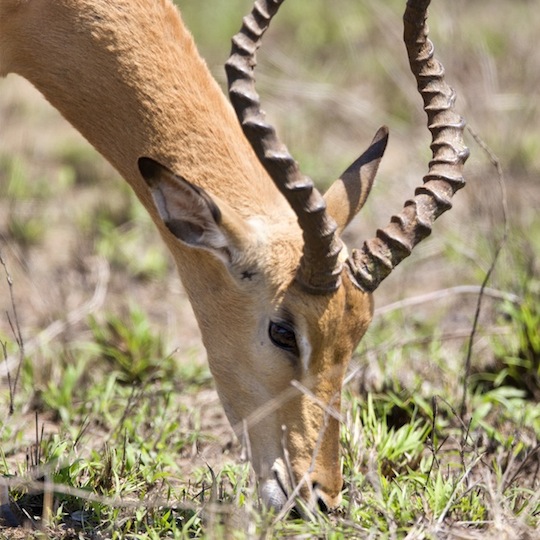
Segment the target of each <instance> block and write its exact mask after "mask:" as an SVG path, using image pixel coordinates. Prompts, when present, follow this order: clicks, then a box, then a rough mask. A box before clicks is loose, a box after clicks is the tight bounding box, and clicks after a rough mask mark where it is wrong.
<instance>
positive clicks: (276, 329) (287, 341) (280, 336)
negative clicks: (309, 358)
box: [268, 321, 298, 356]
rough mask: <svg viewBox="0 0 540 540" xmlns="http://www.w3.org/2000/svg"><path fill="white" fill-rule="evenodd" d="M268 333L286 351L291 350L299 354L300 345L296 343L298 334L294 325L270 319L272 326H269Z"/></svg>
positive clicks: (276, 344)
mask: <svg viewBox="0 0 540 540" xmlns="http://www.w3.org/2000/svg"><path fill="white" fill-rule="evenodd" d="M268 335H269V336H270V340H271V341H272V343H273V344H274V345H275V346H276V347H279V348H280V349H283V350H284V351H287V352H290V353H292V354H294V355H296V356H298V345H297V343H296V335H295V333H294V330H293V329H292V326H291V325H290V324H288V323H284V322H279V323H276V322H273V321H270V326H269V327H268Z"/></svg>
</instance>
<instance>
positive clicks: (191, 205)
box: [138, 157, 253, 264]
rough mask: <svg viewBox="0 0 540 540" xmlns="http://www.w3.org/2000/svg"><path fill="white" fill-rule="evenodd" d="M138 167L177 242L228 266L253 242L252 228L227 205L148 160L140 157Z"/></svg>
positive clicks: (160, 213)
mask: <svg viewBox="0 0 540 540" xmlns="http://www.w3.org/2000/svg"><path fill="white" fill-rule="evenodd" d="M138 165H139V171H140V172H141V175H142V177H143V178H144V180H145V182H146V184H147V185H148V187H149V188H150V192H151V194H152V198H153V200H154V203H155V205H156V208H157V210H158V213H159V216H160V217H161V219H162V221H163V223H164V225H165V226H166V227H167V229H169V231H170V232H171V233H172V234H173V236H175V237H176V238H177V239H178V240H180V241H181V242H183V243H184V244H187V245H189V246H192V247H196V248H201V249H206V250H208V251H211V252H213V253H214V254H215V255H217V256H218V257H219V258H220V259H222V260H223V261H224V262H225V263H227V264H230V263H233V262H235V260H237V259H238V258H240V257H241V255H242V253H243V252H244V251H245V249H246V248H247V246H248V245H249V244H251V243H252V242H253V232H252V227H251V225H250V224H249V223H247V222H246V221H245V220H243V219H242V218H241V217H239V216H238V215H237V214H236V212H235V211H234V210H233V209H232V208H230V207H229V206H228V205H227V204H226V203H224V202H223V201H220V200H219V199H218V198H217V197H211V196H210V195H208V193H206V191H204V189H202V188H201V187H199V186H196V185H194V184H192V183H191V182H188V181H187V180H186V179H185V178H182V177H181V176H179V175H177V174H175V173H173V172H172V171H171V170H169V169H168V168H167V167H165V166H163V165H161V164H160V163H158V162H157V161H155V160H153V159H151V158H147V157H141V158H140V159H139V161H138Z"/></svg>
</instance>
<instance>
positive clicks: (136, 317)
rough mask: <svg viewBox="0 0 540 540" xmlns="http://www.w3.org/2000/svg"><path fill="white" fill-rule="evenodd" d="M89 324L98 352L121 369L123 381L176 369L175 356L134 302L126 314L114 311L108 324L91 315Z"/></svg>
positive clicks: (135, 379) (147, 377)
mask: <svg viewBox="0 0 540 540" xmlns="http://www.w3.org/2000/svg"><path fill="white" fill-rule="evenodd" d="M89 325H90V329H91V330H92V335H93V338H94V342H95V344H96V346H97V353H98V355H99V356H101V357H102V358H103V359H104V360H106V361H107V362H108V363H109V364H110V365H111V367H112V369H113V370H114V371H117V372H118V380H119V381H122V382H125V383H133V382H142V381H149V380H151V379H158V378H166V377H167V375H169V376H170V375H171V374H172V372H174V369H175V364H174V361H173V359H172V358H171V357H170V356H167V355H166V354H165V352H164V347H163V342H162V341H161V338H160V337H159V335H157V334H156V333H155V332H154V331H153V330H152V329H151V327H150V324H149V322H148V319H147V317H146V314H145V313H144V312H143V311H142V310H141V309H140V308H138V307H136V306H134V305H132V306H131V307H130V310H129V312H128V314H127V316H126V317H119V316H117V315H112V314H111V315H108V316H107V318H106V320H105V322H104V323H100V322H98V320H97V319H96V318H95V317H91V318H90V320H89Z"/></svg>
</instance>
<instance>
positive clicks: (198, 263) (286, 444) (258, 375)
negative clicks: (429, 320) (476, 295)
mask: <svg viewBox="0 0 540 540" xmlns="http://www.w3.org/2000/svg"><path fill="white" fill-rule="evenodd" d="M282 1H283V0H266V1H265V0H258V1H257V2H256V6H255V8H254V11H253V12H252V14H251V16H249V17H247V18H246V19H245V21H244V26H243V28H242V31H241V32H240V34H238V35H237V36H236V37H235V39H234V42H233V51H232V55H231V58H230V60H229V61H228V63H227V73H228V76H229V86H230V95H231V99H232V102H233V105H234V108H235V109H236V112H237V115H238V117H239V119H240V124H241V127H240V125H239V123H238V122H237V120H236V118H235V115H234V111H233V109H232V108H231V107H230V105H229V104H228V103H227V102H226V100H225V98H224V97H223V94H222V93H221V91H220V89H219V87H218V86H217V85H216V83H215V82H214V81H213V79H212V78H211V76H210V74H209V72H208V70H207V68H206V66H205V65H204V63H203V61H202V60H201V59H200V57H199V55H198V54H197V52H196V50H195V48H194V45H193V41H192V39H191V36H190V35H189V33H188V32H187V31H186V29H185V28H184V26H183V24H182V21H181V20H180V17H179V15H178V13H177V11H176V9H175V8H174V7H173V5H172V3H171V2H170V1H169V0H117V1H115V2H110V1H109V0H41V1H39V2H36V1H29V2H21V1H20V0H0V75H5V74H7V73H9V72H15V73H18V74H20V75H22V76H24V77H26V78H27V79H28V80H30V81H31V82H32V83H33V84H34V85H35V86H36V87H37V88H38V89H39V90H41V92H42V93H43V94H44V95H45V97H46V98H47V99H48V100H49V101H50V102H51V103H52V104H53V105H54V106H56V107H57V108H58V109H59V110H60V111H61V112H62V114H63V115H64V116H65V117H66V118H67V119H68V120H69V121H70V122H71V123H72V124H73V125H74V126H75V127H77V128H78V129H79V131H81V133H82V134H83V135H84V136H85V137H86V138H87V139H88V140H89V141H90V142H91V143H92V144H93V145H94V146H95V147H96V148H97V149H98V150H99V151H100V152H101V153H102V154H103V155H104V156H105V157H106V158H107V159H108V160H109V161H110V162H111V163H112V164H113V165H114V166H115V167H116V168H117V169H118V171H119V172H120V173H121V174H122V176H123V177H124V178H125V179H126V180H127V182H128V183H129V184H130V185H131V186H132V188H133V189H134V191H135V193H136V194H137V196H138V197H139V199H140V200H141V202H142V203H143V204H144V205H145V207H146V208H147V210H148V212H149V213H150V215H151V216H152V218H153V220H154V222H155V223H156V225H157V227H158V229H159V231H160V233H161V234H162V236H163V238H164V240H165V242H166V244H167V246H168V248H169V250H170V252H171V253H172V256H173V257H174V260H175V262H176V264H177V266H178V270H179V273H180V276H181V278H182V282H183V283H184V286H185V288H186V291H187V293H188V295H189V297H190V300H191V302H192V305H193V309H194V312H195V315H196V317H197V320H198V322H199V326H200V329H201V333H202V337H203V341H204V345H205V347H206V349H207V352H208V360H209V363H210V368H211V370H212V373H213V375H214V377H215V380H216V387H217V390H218V393H219V396H220V399H221V401H222V403H223V406H224V408H225V411H226V413H227V416H228V418H229V420H230V422H231V424H232V425H233V427H234V428H235V429H236V431H237V433H238V435H239V436H240V437H245V439H246V440H247V442H248V444H249V446H248V448H249V452H250V457H251V461H252V463H253V467H254V469H255V471H256V472H257V474H258V476H259V478H260V480H261V494H262V497H263V500H264V501H265V502H266V503H267V504H269V505H271V506H274V507H276V508H281V507H283V506H284V505H285V504H286V502H287V500H288V499H289V497H291V496H293V497H294V496H295V495H300V496H301V497H302V498H303V499H304V500H305V501H306V502H307V503H308V505H310V506H314V505H316V504H317V503H318V504H319V505H320V506H321V507H323V508H331V507H334V506H336V505H337V504H338V503H339V500H340V491H341V487H342V479H341V467H340V458H339V424H340V422H339V419H340V413H339V409H340V391H341V384H342V380H343V376H344V373H345V370H346V368H347V365H348V362H349V359H350V357H351V354H352V353H353V351H354V350H355V348H356V346H357V344H358V342H359V340H360V339H361V338H362V336H363V334H364V332H365V331H366V329H367V327H368V325H369V323H370V320H371V314H372V306H373V304H372V298H371V293H372V292H373V290H374V289H375V288H376V287H377V286H378V285H379V283H380V282H381V281H382V280H383V279H384V278H385V277H386V276H387V275H388V274H389V273H390V271H391V270H392V268H393V267H394V266H396V265H397V264H398V263H399V262H400V261H401V260H402V259H404V258H405V257H407V256H408V255H409V254H410V252H411V250H412V248H413V247H414V246H415V245H416V244H417V243H418V242H419V241H420V240H421V239H422V238H424V237H425V236H427V235H428V234H429V233H430V230H431V225H432V223H433V221H434V220H435V219H436V218H437V217H438V216H439V215H440V214H441V213H442V212H444V211H445V210H447V209H448V208H450V206H451V203H450V198H451V196H452V195H453V194H454V192H455V191H456V190H457V189H459V188H460V187H462V185H463V178H462V173H461V171H462V167H463V163H464V161H465V159H466V157H467V150H466V148H465V147H464V146H463V142H462V131H463V121H462V120H461V118H460V117H459V116H458V115H456V114H455V113H454V112H453V110H452V107H453V101H454V94H453V92H452V91H451V89H450V88H449V87H448V86H447V85H446V83H445V82H444V81H443V69H442V66H441V65H440V64H439V63H438V62H437V61H436V60H434V59H433V55H432V46H431V43H430V42H429V40H427V31H426V27H425V12H426V9H427V5H428V3H429V0H409V2H408V5H407V10H406V12H405V17H404V20H405V43H406V46H407V50H408V54H409V60H410V64H411V69H412V72H413V73H414V75H415V76H416V79H417V83H418V87H419V90H420V92H421V94H422V96H423V98H424V108H425V110H426V112H427V115H428V122H429V128H430V130H431V131H432V134H433V143H432V150H433V159H432V161H431V163H430V166H429V172H428V174H427V176H426V177H425V178H424V184H423V186H422V187H420V188H418V190H417V192H416V194H415V197H414V198H413V199H411V200H410V201H408V202H407V203H406V205H405V208H404V209H403V211H402V212H401V214H399V215H397V216H394V217H393V218H392V220H391V223H390V225H389V226H388V227H387V228H385V229H383V230H380V231H378V232H377V236H376V238H374V239H372V240H369V241H367V242H365V244H364V245H363V247H362V248H360V249H358V250H352V251H351V253H348V251H347V249H346V248H345V247H344V245H343V244H342V242H341V240H340V234H341V232H342V231H343V230H344V228H345V227H346V226H347V224H348V223H349V222H350V221H351V219H352V218H353V217H354V216H355V215H356V214H357V212H358V211H359V210H360V208H361V207H362V205H363V204H364V202H365V200H366V198H367V195H368V194H369V191H370V189H371V185H372V183H373V180H374V177H375V173H376V171H377V167H378V164H379V161H380V159H381V157H382V154H383V152H384V149H385V146H386V140H387V132H386V129H385V128H382V129H381V130H379V132H378V133H377V134H376V136H375V138H374V139H373V141H372V143H371V145H370V146H369V148H368V149H367V150H366V152H364V154H362V156H360V158H359V159H358V160H356V161H355V162H354V163H353V165H351V167H349V169H347V171H345V173H343V175H342V176H341V177H340V178H339V179H338V180H337V181H336V182H335V183H334V185H333V186H332V187H331V188H330V189H329V190H328V192H327V193H326V194H325V195H324V197H323V196H321V195H320V194H319V192H318V191H317V190H316V189H315V188H314V187H313V183H312V182H311V180H309V179H308V178H306V177H305V176H303V175H302V174H301V173H300V171H299V169H298V166H297V164H296V162H295V161H294V160H293V159H292V158H291V156H290V155H289V153H288V151H287V149H286V148H285V147H284V146H283V145H282V144H281V143H280V142H279V140H278V139H277V136H276V134H275V132H274V130H273V129H272V128H271V127H270V126H269V125H268V124H267V123H266V121H265V119H264V115H263V114H262V113H261V111H260V107H259V98H258V96H257V94H256V92H255V89H254V85H253V68H254V66H255V59H254V54H255V51H256V49H257V48H258V46H259V43H260V39H261V36H262V34H263V33H264V31H265V29H266V27H267V26H268V23H269V21H270V19H271V17H272V16H273V15H274V13H275V12H276V11H277V8H278V7H279V5H280V4H281V3H282ZM351 1H354V0H351ZM242 129H243V132H244V133H242ZM244 134H245V135H244Z"/></svg>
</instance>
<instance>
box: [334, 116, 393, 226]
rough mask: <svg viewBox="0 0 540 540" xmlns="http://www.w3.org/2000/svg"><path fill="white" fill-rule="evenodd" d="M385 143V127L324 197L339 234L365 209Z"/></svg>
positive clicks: (386, 133) (386, 141)
mask: <svg viewBox="0 0 540 540" xmlns="http://www.w3.org/2000/svg"><path fill="white" fill-rule="evenodd" d="M387 143H388V128H387V127H386V126H383V127H381V128H379V130H378V131H377V133H376V134H375V137H374V138H373V140H372V141H371V144H370V145H369V147H368V149H367V150H366V151H365V152H364V153H363V154H362V155H361V156H360V157H359V158H358V159H357V160H356V161H355V162H354V163H353V164H352V165H351V166H350V167H348V169H347V170H346V171H345V172H344V173H343V174H342V175H341V177H340V178H339V179H338V180H336V181H335V182H334V183H333V184H332V185H331V186H330V188H329V189H328V191H327V192H326V193H325V194H324V199H325V201H326V208H327V211H328V213H329V214H330V215H331V216H332V217H333V218H334V220H335V221H336V223H337V226H338V234H341V232H343V230H344V229H345V228H346V227H347V225H348V224H349V223H350V222H351V221H352V219H353V218H354V217H355V216H356V214H358V212H359V211H360V210H361V208H362V207H363V206H364V203H365V202H366V200H367V198H368V195H369V193H370V191H371V188H372V186H373V182H374V181H375V176H376V174H377V170H378V169H379V163H380V162H381V159H382V157H383V154H384V151H385V149H386V145H387Z"/></svg>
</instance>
